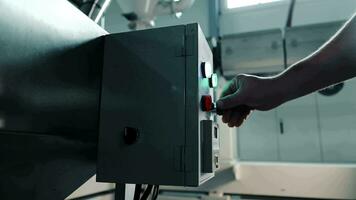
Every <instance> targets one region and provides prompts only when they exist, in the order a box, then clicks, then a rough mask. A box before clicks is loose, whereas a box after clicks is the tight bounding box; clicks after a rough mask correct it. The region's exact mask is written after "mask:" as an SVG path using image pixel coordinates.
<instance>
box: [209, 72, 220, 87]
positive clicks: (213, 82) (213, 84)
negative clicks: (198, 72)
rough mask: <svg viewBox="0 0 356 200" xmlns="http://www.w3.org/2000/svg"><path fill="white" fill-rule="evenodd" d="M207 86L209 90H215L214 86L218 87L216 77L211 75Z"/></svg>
mask: <svg viewBox="0 0 356 200" xmlns="http://www.w3.org/2000/svg"><path fill="white" fill-rule="evenodd" d="M209 86H210V87H211V88H215V87H216V86H218V75H216V74H213V75H211V78H209Z"/></svg>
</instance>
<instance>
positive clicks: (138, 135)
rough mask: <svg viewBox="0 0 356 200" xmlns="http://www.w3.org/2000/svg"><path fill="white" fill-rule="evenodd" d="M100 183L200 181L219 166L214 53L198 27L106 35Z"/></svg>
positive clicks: (180, 183) (186, 183) (196, 183)
mask: <svg viewBox="0 0 356 200" xmlns="http://www.w3.org/2000/svg"><path fill="white" fill-rule="evenodd" d="M104 52H105V54H104V66H103V77H102V91H101V100H100V102H101V105H100V124H99V144H98V165H97V180H98V181H100V182H111V183H136V184H154V185H177V186H199V185H200V184H201V183H203V182H205V181H207V180H209V179H210V178H212V177H213V176H214V172H215V170H216V169H217V168H218V167H219V129H218V126H217V124H216V122H215V112H214V110H215V103H214V102H215V100H216V97H215V96H214V88H215V87H216V86H217V82H218V81H217V75H216V74H214V72H213V65H212V63H213V60H212V53H211V50H210V48H209V45H208V43H207V41H206V39H205V37H204V35H203V33H202V31H201V29H200V27H199V25H198V24H189V25H180V26H173V27H165V28H156V29H150V30H143V31H134V32H127V33H119V34H111V35H107V36H105V51H104Z"/></svg>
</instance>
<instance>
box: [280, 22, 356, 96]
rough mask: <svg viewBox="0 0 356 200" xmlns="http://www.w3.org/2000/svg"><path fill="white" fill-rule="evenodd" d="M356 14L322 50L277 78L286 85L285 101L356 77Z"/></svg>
mask: <svg viewBox="0 0 356 200" xmlns="http://www.w3.org/2000/svg"><path fill="white" fill-rule="evenodd" d="M355 16H356V15H354V16H353V17H352V18H351V19H350V20H349V21H348V22H347V23H346V24H345V25H344V26H343V27H342V28H341V29H340V30H339V31H338V32H337V33H336V34H335V35H334V36H333V37H332V38H331V39H330V40H329V41H328V42H327V43H325V44H324V45H323V46H322V47H320V48H319V50H317V51H316V52H315V53H313V54H311V55H310V56H308V57H307V58H305V59H303V60H301V61H299V62H297V63H295V64H294V65H293V66H291V67H290V68H289V69H287V70H286V71H284V72H283V73H281V74H280V75H278V76H276V77H274V79H276V82H277V84H283V85H284V86H285V87H283V88H281V92H282V94H283V96H284V98H285V99H284V101H289V100H292V99H295V98H298V97H300V96H304V95H306V94H309V93H311V92H314V91H316V90H319V89H322V88H325V87H327V86H330V85H332V84H335V83H339V82H341V81H345V80H347V79H350V78H353V77H355V76H356V17H355ZM286 89H287V90H289V91H288V92H287V91H285V90H286Z"/></svg>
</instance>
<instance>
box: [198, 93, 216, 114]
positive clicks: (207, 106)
mask: <svg viewBox="0 0 356 200" xmlns="http://www.w3.org/2000/svg"><path fill="white" fill-rule="evenodd" d="M200 103H201V109H202V110H203V111H211V110H213V109H214V103H213V99H212V97H211V96H210V95H203V96H202V97H201V102H200Z"/></svg>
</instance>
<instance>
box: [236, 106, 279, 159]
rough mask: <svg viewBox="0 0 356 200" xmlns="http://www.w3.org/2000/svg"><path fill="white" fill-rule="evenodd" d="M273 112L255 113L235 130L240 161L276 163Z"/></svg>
mask: <svg viewBox="0 0 356 200" xmlns="http://www.w3.org/2000/svg"><path fill="white" fill-rule="evenodd" d="M276 133H277V124H276V112H275V110H272V111H268V112H259V111H255V112H253V113H252V114H251V116H250V117H249V119H248V120H246V121H245V123H244V124H243V125H242V126H241V127H240V128H239V129H237V134H238V137H237V138H238V141H237V144H238V156H239V159H240V160H242V161H278V143H277V134H276Z"/></svg>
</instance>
